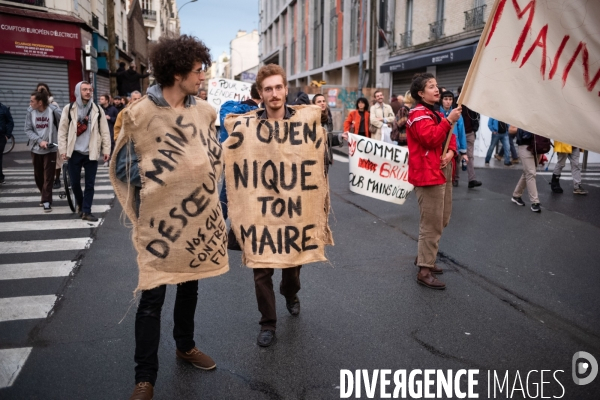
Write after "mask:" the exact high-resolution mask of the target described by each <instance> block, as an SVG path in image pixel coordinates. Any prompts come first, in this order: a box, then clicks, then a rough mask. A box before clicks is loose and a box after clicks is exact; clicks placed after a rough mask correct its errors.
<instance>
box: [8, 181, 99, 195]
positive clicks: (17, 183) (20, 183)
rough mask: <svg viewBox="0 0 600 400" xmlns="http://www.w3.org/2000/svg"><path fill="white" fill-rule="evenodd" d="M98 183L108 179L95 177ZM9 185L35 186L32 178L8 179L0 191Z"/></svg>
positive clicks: (61, 183)
mask: <svg viewBox="0 0 600 400" xmlns="http://www.w3.org/2000/svg"><path fill="white" fill-rule="evenodd" d="M13 181H14V182H13ZM99 183H110V179H96V184H99ZM11 186H35V181H34V180H33V179H31V180H27V181H24V180H17V179H11V180H10V181H8V182H6V183H5V184H4V186H2V189H0V193H2V192H3V191H4V188H6V187H11ZM60 187H61V188H63V187H64V186H63V182H62V179H61V180H60ZM54 190H60V189H54Z"/></svg>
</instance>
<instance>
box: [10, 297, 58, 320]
mask: <svg viewBox="0 0 600 400" xmlns="http://www.w3.org/2000/svg"><path fill="white" fill-rule="evenodd" d="M55 302H56V295H54V294H50V295H43V296H21V297H6V298H3V299H0V322H6V321H16V320H20V319H38V318H46V317H47V316H48V313H49V312H50V310H52V307H54V303H55Z"/></svg>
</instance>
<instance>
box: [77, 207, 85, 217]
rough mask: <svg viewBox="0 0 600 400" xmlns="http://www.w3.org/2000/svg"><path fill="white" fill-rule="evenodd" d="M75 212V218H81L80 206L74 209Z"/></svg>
mask: <svg viewBox="0 0 600 400" xmlns="http://www.w3.org/2000/svg"><path fill="white" fill-rule="evenodd" d="M75 212H76V213H77V216H78V217H79V218H81V216H82V215H83V210H82V209H81V206H77V208H76V211H75Z"/></svg>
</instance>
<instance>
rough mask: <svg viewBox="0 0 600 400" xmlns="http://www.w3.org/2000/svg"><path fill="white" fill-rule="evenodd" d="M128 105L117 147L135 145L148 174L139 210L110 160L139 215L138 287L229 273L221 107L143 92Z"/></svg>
mask: <svg viewBox="0 0 600 400" xmlns="http://www.w3.org/2000/svg"><path fill="white" fill-rule="evenodd" d="M123 112H124V113H125V114H124V116H123V130H122V131H121V134H120V135H119V139H118V141H117V144H116V148H115V152H114V154H118V153H119V151H120V149H121V148H122V147H123V146H127V144H128V143H129V142H130V141H133V143H134V144H135V153H136V154H137V156H138V159H139V168H140V175H141V178H142V189H141V192H140V198H141V204H140V207H139V217H138V216H136V205H135V196H134V191H135V188H134V187H133V186H130V185H127V184H125V183H123V182H122V181H120V180H119V179H118V178H117V177H116V162H113V163H111V169H110V178H111V181H112V183H113V186H114V188H115V192H116V194H117V197H118V199H119V201H120V202H121V204H122V205H123V209H124V210H125V212H126V213H127V216H128V217H129V219H130V220H131V221H132V222H133V244H134V246H135V248H136V250H137V252H138V257H137V261H138V267H139V270H140V274H139V284H138V287H137V289H136V290H146V289H152V288H155V287H157V286H160V285H163V284H176V283H181V282H186V281H190V280H195V279H202V278H208V277H212V276H217V275H221V274H223V273H225V272H227V271H228V270H229V261H228V257H227V251H226V240H227V234H226V226H225V221H224V220H223V215H222V212H221V206H220V204H219V196H218V190H217V189H218V180H219V178H220V176H221V173H222V170H223V163H222V159H221V158H222V149H221V146H220V144H219V141H218V139H217V132H216V130H215V126H214V121H215V118H216V114H215V111H214V110H213V109H212V107H211V106H209V105H208V104H207V103H206V102H203V101H200V100H198V102H197V104H196V105H195V106H190V107H188V108H185V109H183V110H173V109H171V108H168V107H157V106H156V105H155V104H154V103H153V102H152V101H151V100H149V99H148V98H147V97H144V98H142V99H141V100H139V101H138V102H136V103H135V104H133V105H132V106H131V107H129V108H127V109H125V110H124V111H123ZM126 151H129V150H126ZM129 157H130V158H131V154H129Z"/></svg>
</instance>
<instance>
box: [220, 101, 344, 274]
mask: <svg viewBox="0 0 600 400" xmlns="http://www.w3.org/2000/svg"><path fill="white" fill-rule="evenodd" d="M292 108H293V109H294V110H295V113H294V115H292V117H291V118H290V119H288V120H271V119H259V118H258V115H259V113H261V112H264V111H262V110H254V111H250V112H249V113H247V114H244V115H241V116H240V115H234V114H231V115H228V116H227V118H226V119H225V127H226V128H227V131H228V132H230V134H229V138H227V140H226V141H225V142H224V143H223V153H224V160H225V182H226V184H227V199H228V206H229V217H230V219H231V228H232V229H233V231H234V233H235V235H236V237H237V240H238V243H239V244H240V246H241V248H242V262H243V263H244V264H245V265H247V266H248V267H250V268H289V267H295V266H297V265H301V264H307V263H311V262H317V261H325V260H326V257H325V245H333V238H332V235H331V230H330V229H329V225H328V221H327V218H328V214H329V185H328V182H327V175H326V174H325V151H326V141H327V136H326V132H325V130H324V129H323V128H322V127H321V123H320V121H321V110H320V108H318V107H317V106H294V107H292Z"/></svg>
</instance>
